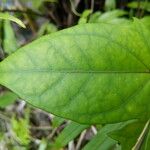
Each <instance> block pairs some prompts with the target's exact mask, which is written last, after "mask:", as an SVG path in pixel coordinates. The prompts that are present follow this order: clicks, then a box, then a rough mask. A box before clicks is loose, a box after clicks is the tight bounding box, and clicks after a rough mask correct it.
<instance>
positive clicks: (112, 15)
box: [89, 9, 129, 24]
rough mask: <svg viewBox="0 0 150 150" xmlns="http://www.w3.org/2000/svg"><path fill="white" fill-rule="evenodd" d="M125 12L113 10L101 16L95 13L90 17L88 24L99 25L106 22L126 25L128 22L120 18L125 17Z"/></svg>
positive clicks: (99, 13)
mask: <svg viewBox="0 0 150 150" xmlns="http://www.w3.org/2000/svg"><path fill="white" fill-rule="evenodd" d="M126 14H127V12H126V11H123V10H117V9H116V10H113V11H108V12H105V13H103V14H101V12H95V13H94V14H92V15H91V16H90V19H89V22H90V23H101V22H108V23H113V24H115V23H126V22H129V20H127V19H125V18H121V17H123V16H124V15H126Z"/></svg>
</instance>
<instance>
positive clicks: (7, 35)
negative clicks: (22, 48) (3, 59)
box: [3, 20, 18, 54]
mask: <svg viewBox="0 0 150 150" xmlns="http://www.w3.org/2000/svg"><path fill="white" fill-rule="evenodd" d="M3 48H4V51H5V52H7V53H8V54H11V53H12V52H14V51H15V50H17V48H18V44H17V41H16V37H15V33H14V31H13V28H12V26H11V23H10V21H9V20H5V21H4V41H3Z"/></svg>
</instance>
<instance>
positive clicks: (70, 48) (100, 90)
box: [0, 20, 150, 124]
mask: <svg viewBox="0 0 150 150" xmlns="http://www.w3.org/2000/svg"><path fill="white" fill-rule="evenodd" d="M139 26H140V31H139ZM137 27H138V28H137ZM141 31H142V32H141ZM110 35H111V36H110ZM148 36H149V32H148V31H147V29H146V28H145V26H143V25H142V24H141V22H140V21H138V20H135V21H134V23H131V24H129V25H125V26H123V27H122V25H112V24H107V23H102V24H101V28H99V24H87V25H79V26H76V27H73V28H70V29H67V30H63V31H60V32H57V33H54V34H51V35H48V36H45V37H43V38H41V39H39V40H37V41H35V42H33V43H31V44H29V45H28V46H25V47H23V48H21V49H20V50H18V51H17V52H15V53H14V54H13V55H11V56H10V57H8V58H7V59H6V60H4V61H3V62H2V63H0V75H1V78H0V82H1V84H3V85H5V86H7V87H8V88H10V89H12V90H13V91H15V92H16V93H17V94H19V96H20V97H22V98H24V99H25V100H27V101H28V102H29V103H31V104H33V105H34V106H37V107H40V108H41V109H44V110H46V111H50V112H52V113H54V114H56V115H58V116H61V117H65V118H69V119H71V120H74V121H77V122H81V123H85V124H86V123H87V124H93V123H114V122H119V121H125V120H129V119H135V118H140V119H141V117H142V119H144V120H145V119H148V117H149V115H150V112H149V107H150V105H149V103H147V101H148V98H149V96H150V95H149V87H150V82H149V80H150V76H149V70H150V69H149V68H150V59H149V58H150V51H149V47H150V45H149V43H150V42H149V38H147V39H146V37H148ZM78 38H80V40H78ZM49 39H51V40H49ZM130 39H135V41H136V43H133V42H132V41H131V40H130ZM87 43H90V44H87ZM108 43H109V46H108ZM137 43H138V44H137ZM141 49H142V51H141ZM114 51H115V52H114ZM39 54H41V55H39ZM118 57H119V59H118ZM16 61H17V62H21V63H17V62H16ZM10 62H11V63H12V62H15V63H13V64H15V65H14V66H12V65H11V64H10ZM22 81H24V82H22ZM37 81H39V82H37ZM14 82H16V83H17V84H13V83H14ZM129 83H131V85H130V84H129ZM91 85H92V86H91ZM22 89H24V90H22ZM139 114H142V115H141V116H140V115H139Z"/></svg>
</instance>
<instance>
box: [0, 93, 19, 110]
mask: <svg viewBox="0 0 150 150" xmlns="http://www.w3.org/2000/svg"><path fill="white" fill-rule="evenodd" d="M17 97H18V96H17V95H16V94H14V93H12V92H2V93H1V95H0V107H2V108H3V107H6V106H8V105H10V104H12V103H13V102H15V100H16V99H17Z"/></svg>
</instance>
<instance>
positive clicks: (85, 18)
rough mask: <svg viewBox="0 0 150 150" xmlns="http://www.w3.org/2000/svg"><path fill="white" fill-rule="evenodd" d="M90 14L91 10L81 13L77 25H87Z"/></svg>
mask: <svg viewBox="0 0 150 150" xmlns="http://www.w3.org/2000/svg"><path fill="white" fill-rule="evenodd" d="M91 13H92V10H91V9H86V10H84V11H83V13H82V15H81V17H80V19H79V21H78V24H84V23H87V21H88V16H89V15H90V14H91Z"/></svg>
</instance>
